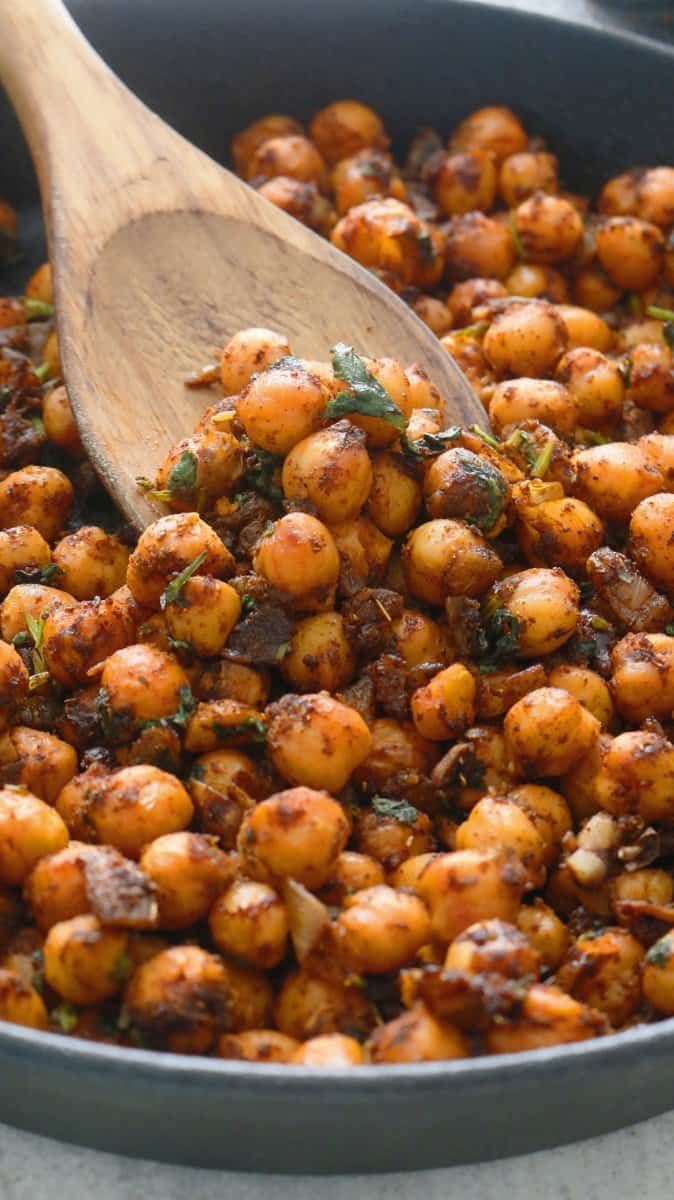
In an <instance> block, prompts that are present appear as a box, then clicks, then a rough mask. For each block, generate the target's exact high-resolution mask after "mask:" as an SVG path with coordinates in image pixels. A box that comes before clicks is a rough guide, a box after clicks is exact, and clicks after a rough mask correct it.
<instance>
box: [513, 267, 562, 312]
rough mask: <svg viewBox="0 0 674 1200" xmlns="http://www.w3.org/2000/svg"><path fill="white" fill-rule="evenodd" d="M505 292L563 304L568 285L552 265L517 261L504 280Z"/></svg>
mask: <svg viewBox="0 0 674 1200" xmlns="http://www.w3.org/2000/svg"><path fill="white" fill-rule="evenodd" d="M505 287H506V289H507V294H508V295H510V296H525V297H527V299H530V300H549V301H551V302H552V303H553V304H564V303H565V301H567V300H568V299H569V286H568V284H567V282H566V280H565V278H564V276H563V275H561V274H560V272H559V271H556V270H555V268H554V267H545V266H541V265H535V264H534V263H523V262H521V263H518V264H517V266H516V267H514V268H513V270H512V271H511V272H510V274H509V275H508V277H507V279H506V280H505Z"/></svg>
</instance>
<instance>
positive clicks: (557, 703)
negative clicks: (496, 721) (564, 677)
mask: <svg viewBox="0 0 674 1200" xmlns="http://www.w3.org/2000/svg"><path fill="white" fill-rule="evenodd" d="M503 728H504V731H505V735H506V742H507V744H508V748H509V750H510V753H511V754H512V756H513V758H514V760H515V763H516V766H517V768H518V769H519V770H520V771H522V772H523V773H524V774H526V775H533V776H546V775H564V774H565V773H566V772H567V771H570V770H571V768H572V767H573V766H574V765H575V764H576V763H577V762H578V760H579V759H580V758H582V757H583V755H584V754H586V753H587V752H588V750H590V749H591V748H592V744H593V742H594V741H596V739H597V737H598V736H599V730H600V725H599V721H598V720H597V718H596V717H593V716H592V713H590V712H588V710H587V709H586V708H584V707H583V705H582V704H580V703H579V701H578V700H576V698H575V696H572V695H571V694H570V693H569V692H566V691H563V689H562V688H555V687H544V688H537V689H536V690H535V691H534V692H530V693H529V695H528V696H524V697H523V699H522V700H518V701H517V704H514V705H513V707H512V708H511V709H510V711H509V712H508V714H507V715H506V718H505V721H504V724H503Z"/></svg>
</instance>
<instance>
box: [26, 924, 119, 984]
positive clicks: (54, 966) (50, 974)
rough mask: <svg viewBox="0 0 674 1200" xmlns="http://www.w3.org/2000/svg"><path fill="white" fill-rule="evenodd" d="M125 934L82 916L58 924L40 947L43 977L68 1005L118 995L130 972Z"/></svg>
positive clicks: (52, 928)
mask: <svg viewBox="0 0 674 1200" xmlns="http://www.w3.org/2000/svg"><path fill="white" fill-rule="evenodd" d="M128 940H129V935H128V933H127V932H126V931H125V930H122V929H111V928H109V927H107V928H106V927H104V926H102V925H101V923H100V921H99V920H98V919H97V917H94V916H92V915H90V914H84V915H83V916H79V917H71V918H70V920H68V921H59V923H58V924H57V925H53V926H52V927H51V929H50V930H49V933H48V934H47V939H46V941H45V944H44V974H45V979H46V981H47V983H48V984H49V986H50V987H52V988H53V989H54V991H55V992H57V993H58V995H59V996H62V997H63V999H64V1000H69V1001H70V1003H71V1004H82V1005H90V1004H99V1003H100V1002H101V1001H102V1000H107V999H108V998H109V997H110V996H115V995H117V993H118V992H121V990H122V988H123V986H124V984H125V982H126V979H127V977H128V974H129V972H130V970H131V959H130V958H129V955H128Z"/></svg>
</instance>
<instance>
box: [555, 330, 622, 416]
mask: <svg viewBox="0 0 674 1200" xmlns="http://www.w3.org/2000/svg"><path fill="white" fill-rule="evenodd" d="M555 376H556V378H557V379H558V380H559V382H560V383H563V384H564V385H565V387H566V388H567V389H568V391H569V392H570V394H571V395H572V396H573V398H574V399H575V401H576V405H577V416H578V424H579V425H581V426H582V427H584V428H587V429H604V428H606V427H607V426H608V427H610V426H613V425H615V424H616V422H617V421H619V420H620V417H621V414H622V406H623V400H624V399H625V385H624V382H623V378H622V375H621V373H620V369H619V367H618V364H617V363H616V362H614V361H613V360H612V359H610V358H606V356H605V355H604V354H602V353H601V351H599V350H594V349H592V348H589V347H583V346H577V347H575V348H574V349H573V350H569V352H568V354H565V355H564V357H563V358H561V359H560V361H559V362H558V363H557V367H556V370H555Z"/></svg>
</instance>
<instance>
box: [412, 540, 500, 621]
mask: <svg viewBox="0 0 674 1200" xmlns="http://www.w3.org/2000/svg"><path fill="white" fill-rule="evenodd" d="M403 567H404V570H405V578H406V580H407V586H408V587H409V589H410V591H411V592H412V593H413V595H415V596H417V597H418V599H419V600H423V601H425V602H426V603H427V604H438V605H439V604H443V603H444V601H445V600H446V598H447V596H479V595H480V593H481V592H484V591H486V589H487V588H488V587H490V586H491V584H492V583H493V582H494V580H495V579H496V578H497V576H498V575H499V574H500V571H501V560H500V559H499V557H498V555H496V554H495V553H494V551H493V550H492V549H490V547H489V545H488V543H487V542H486V541H485V540H484V538H483V537H481V536H480V534H479V533H477V532H476V531H475V530H473V529H471V528H470V526H468V525H466V524H464V523H463V522H462V521H451V520H443V519H441V518H438V519H436V520H434V521H427V522H426V523H425V524H423V525H419V526H417V528H416V529H414V530H413V531H412V533H410V535H409V537H408V538H407V540H406V542H405V545H404V546H403Z"/></svg>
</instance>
